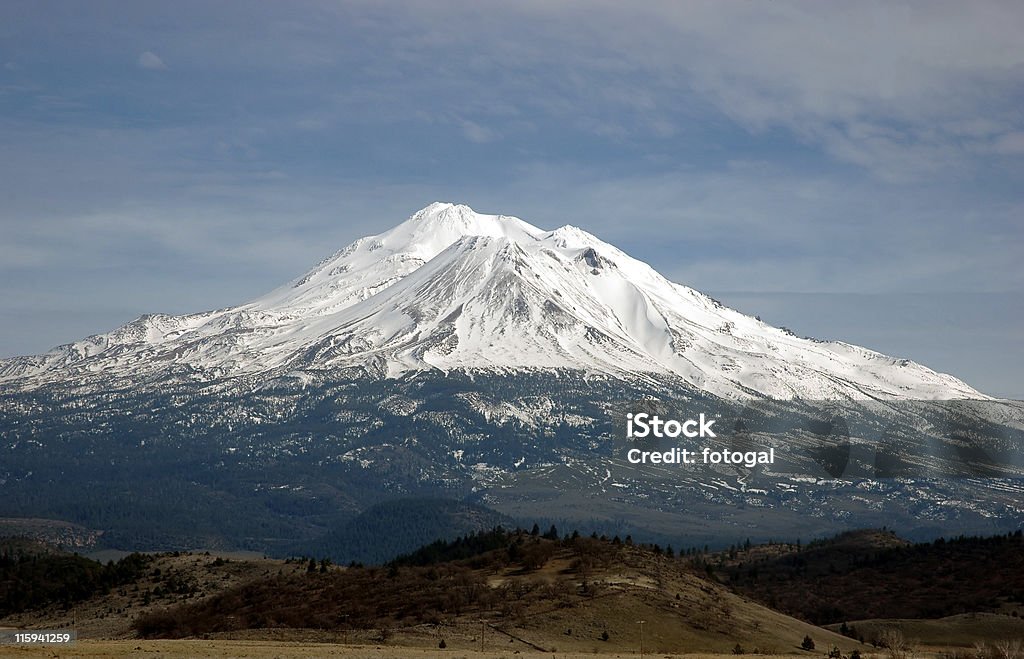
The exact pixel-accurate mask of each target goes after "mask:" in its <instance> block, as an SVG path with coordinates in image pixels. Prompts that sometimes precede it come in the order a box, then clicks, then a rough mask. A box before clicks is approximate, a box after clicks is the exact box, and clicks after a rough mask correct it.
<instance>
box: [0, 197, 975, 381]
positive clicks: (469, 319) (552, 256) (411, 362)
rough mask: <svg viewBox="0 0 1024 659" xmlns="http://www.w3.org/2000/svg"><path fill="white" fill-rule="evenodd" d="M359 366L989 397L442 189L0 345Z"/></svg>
mask: <svg viewBox="0 0 1024 659" xmlns="http://www.w3.org/2000/svg"><path fill="white" fill-rule="evenodd" d="M350 368H356V369H361V370H363V371H365V372H367V373H369V374H372V375H376V376H384V377H396V376H400V375H402V374H405V373H409V372H416V371H423V370H437V371H440V372H450V371H452V370H460V371H467V372H474V371H488V372H491V373H504V372H511V371H522V370H527V371H537V370H543V369H573V370H577V371H584V372H587V373H599V374H604V375H607V376H611V377H614V378H621V379H626V378H643V379H649V380H668V381H674V382H677V383H684V384H687V385H689V386H692V387H694V388H697V389H699V390H702V391H705V392H708V393H710V394H713V395H716V396H720V397H725V398H744V397H750V396H767V397H771V398H784V399H788V398H817V399H820V398H828V399H834V398H855V399H862V398H882V399H890V398H920V399H947V398H980V399H984V398H987V397H986V396H984V395H982V394H980V393H979V392H977V391H975V390H974V389H972V388H971V387H970V386H968V385H967V384H965V383H963V382H961V381H960V380H957V379H956V378H954V377H952V376H949V375H945V374H941V373H936V372H935V371H932V370H930V369H928V368H926V367H924V366H922V365H920V364H916V363H914V362H910V361H908V360H904V359H895V358H892V357H887V356H885V355H882V354H879V353H877V352H874V351H871V350H868V349H865V348H860V347H857V346H853V345H849V344H846V343H841V342H821V341H815V340H812V339H806V338H800V337H797V336H794V335H792V334H790V333H789V332H787V331H785V330H782V329H778V328H774V327H771V326H769V325H767V324H765V323H763V322H761V321H760V320H757V319H755V318H752V317H750V316H746V315H744V314H741V313H739V312H737V311H735V310H732V309H729V308H727V307H724V306H722V305H721V304H719V303H718V302H716V301H715V300H713V299H712V298H710V297H708V296H706V295H703V294H701V293H699V292H698V291H695V290H693V289H691V288H688V287H686V286H682V285H679V284H676V283H673V282H671V281H669V280H667V279H666V278H665V277H663V276H661V275H660V274H658V273H657V272H656V271H655V270H654V269H652V268H651V267H650V266H648V265H647V264H645V263H643V262H641V261H638V260H636V259H634V258H631V257H630V256H628V255H627V254H625V253H623V252H622V251H620V250H619V249H617V248H615V247H614V246H612V245H609V244H607V243H605V242H602V241H601V240H599V239H598V238H596V237H594V236H592V235H591V234H589V233H587V232H585V231H582V230H580V229H578V228H575V227H572V226H565V227H562V228H560V229H556V230H554V231H545V230H542V229H538V228H537V227H534V226H532V225H530V224H528V223H526V222H524V221H522V220H520V219H517V218H514V217H508V216H503V215H485V214H480V213H476V212H474V211H473V210H472V209H470V208H468V207H466V206H462V205H454V204H444V203H434V204H431V205H430V206H428V207H426V208H424V209H423V210H421V211H419V212H417V213H415V214H414V215H412V216H411V217H410V218H409V219H408V220H406V221H405V222H403V223H401V224H399V225H398V226H396V227H395V228H393V229H391V230H390V231H387V232H385V233H382V234H379V235H376V236H371V237H367V238H361V239H359V240H357V241H355V242H354V243H352V244H351V245H349V246H348V247H346V248H344V249H342V250H341V251H339V252H337V253H335V254H334V255H332V256H331V257H329V258H327V259H325V260H324V261H323V262H321V263H320V264H319V265H317V266H316V267H315V268H314V269H313V270H311V271H310V272H308V273H307V274H305V275H304V276H302V277H300V278H299V279H297V280H295V281H293V282H291V283H289V284H287V285H285V286H283V287H281V288H279V289H277V290H274V291H272V292H270V293H269V294H267V295H265V296H263V297H260V298H258V299H256V300H254V301H252V302H249V303H248V304H244V305H241V306H238V307H231V308H227V309H221V310H217V311H211V312H205V313H198V314H192V315H185V316H169V315H162V314H154V315H147V316H143V317H141V318H139V319H137V320H135V321H133V322H131V323H128V324H127V325H125V326H123V327H121V328H118V329H116V330H114V331H112V332H110V333H107V334H100V335H96V336H92V337H89V338H87V339H83V340H81V341H78V342H75V343H72V344H68V345H64V346H60V347H58V348H55V349H54V350H52V351H50V352H48V353H46V354H44V355H39V356H33V357H19V358H14V359H8V360H4V361H0V385H2V386H3V387H5V388H10V389H13V390H27V389H33V388H37V387H40V386H45V385H49V384H57V383H64V382H73V383H76V384H89V383H92V382H94V381H96V382H100V381H103V380H105V379H108V378H119V379H124V380H126V381H129V382H159V381H160V380H161V378H175V380H176V381H181V380H182V379H186V380H187V379H192V380H198V381H213V380H218V381H230V380H231V379H233V378H239V377H240V376H248V378H247V381H250V380H251V377H267V378H270V377H276V376H280V375H284V374H298V375H300V376H301V375H302V374H304V373H315V374H320V375H322V374H324V373H329V372H332V371H335V370H339V369H350Z"/></svg>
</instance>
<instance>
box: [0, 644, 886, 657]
mask: <svg viewBox="0 0 1024 659" xmlns="http://www.w3.org/2000/svg"><path fill="white" fill-rule="evenodd" d="M3 656H5V657H7V656H10V657H53V658H58V657H59V658H61V659H63V658H68V659H70V658H72V657H83V658H84V657H127V656H132V657H147V658H150V657H151V658H153V659H158V658H159V659H171V658H178V657H182V658H184V657H189V658H191V657H196V658H201V657H239V658H241V657H252V658H253V659H271V658H274V659H278V658H280V659H287V658H291V657H343V658H344V659H390V658H409V659H461V658H463V657H464V658H466V659H471V658H479V659H498V658H503V659H541V658H543V659H552V658H553V657H559V658H564V659H583V658H584V657H593V656H594V654H593V653H590V652H568V653H565V652H557V653H542V652H529V651H527V652H515V653H513V652H510V651H507V650H486V649H485V650H484V651H482V652H481V651H480V650H451V649H448V650H437V649H429V648H408V647H405V648H403V647H394V646H371V645H351V646H344V645H333V644H324V643H301V642H277V641H200V640H181V641H130V640H124V641H91V640H90V641H79V642H78V643H76V644H75V645H74V646H72V647H67V648H57V647H54V646H47V647H36V648H11V647H4V648H3ZM603 656H610V657H611V656H614V657H638V656H640V655H639V651H638V650H637V651H633V652H615V653H608V654H604V655H603ZM645 656H647V657H652V658H653V657H657V658H659V659H674V658H675V657H685V658H686V659H736V658H735V655H732V654H664V653H661V652H658V653H651V652H647V653H646V655H645ZM775 656H777V657H779V659H786V658H790V659H795V658H796V657H799V658H800V659H807V657H810V656H814V654H813V653H804V654H801V655H775ZM864 656H865V659H879V657H872V656H870V655H864Z"/></svg>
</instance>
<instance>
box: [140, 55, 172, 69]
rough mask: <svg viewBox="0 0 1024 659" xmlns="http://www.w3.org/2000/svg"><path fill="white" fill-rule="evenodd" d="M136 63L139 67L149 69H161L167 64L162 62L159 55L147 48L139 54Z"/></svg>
mask: <svg viewBox="0 0 1024 659" xmlns="http://www.w3.org/2000/svg"><path fill="white" fill-rule="evenodd" d="M136 64H137V65H138V67H139V68H140V69H149V70H150V71H163V70H164V69H166V68H167V65H166V64H164V61H163V60H162V59H160V56H159V55H157V54H156V53H153V52H150V51H148V50H147V51H146V52H144V53H142V54H140V55H139V59H138V60H136Z"/></svg>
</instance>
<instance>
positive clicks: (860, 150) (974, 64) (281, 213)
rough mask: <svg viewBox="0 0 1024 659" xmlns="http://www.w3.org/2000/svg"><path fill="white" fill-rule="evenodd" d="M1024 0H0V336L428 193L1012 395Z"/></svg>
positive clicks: (237, 262) (184, 303)
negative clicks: (581, 236) (584, 241)
mask: <svg viewBox="0 0 1024 659" xmlns="http://www.w3.org/2000/svg"><path fill="white" fill-rule="evenodd" d="M1022 33H1024V8H1022V7H1021V5H1020V4H1019V3H1012V2H1007V3H991V4H986V3H962V2H948V3H944V2H927V3H891V2H885V3H872V2H863V3H787V2H703V3H679V2H665V3H660V2H651V3H642V4H640V5H635V4H633V3H629V6H627V3H616V2H608V3H603V2H587V3H581V2H559V3H550V2H522V3H504V4H501V5H499V4H498V3H478V2H430V3H415V2H409V3H383V2H340V3H304V2H288V3H284V2H281V3H269V2H261V3H252V2H244V3H243V2H222V3H216V4H213V3H205V2H197V3H188V2H178V3H155V2H117V3H103V2H90V3H74V2H66V3H49V2H5V3H3V4H2V5H0V149H2V151H0V153H2V154H3V156H2V158H0V200H2V201H0V355H14V354H24V353H33V352H40V351H43V350H45V349H47V348H49V347H51V346H53V345H55V344H58V343H61V342H66V341H69V340H73V339H76V338H80V337H81V336H84V335H86V334H89V333H94V332H98V331H106V330H109V329H111V328H113V327H114V326H116V325H119V324H121V323H123V322H126V321H128V320H130V319H132V318H134V317H136V316H138V315H139V314H141V313H146V312H154V311H163V312H171V313H177V312H187V311H197V310H202V309H207V308H215V307H220V306H226V305H230V304H235V303H239V302H242V301H244V300H247V299H249V298H251V297H255V296H256V295H258V294H260V293H262V292H264V291H266V290H269V289H271V288H273V287H275V286H277V285H278V284H280V283H282V282H284V281H286V280H288V279H290V278H292V277H294V276H296V275H298V274H300V273H301V272H303V271H304V270H306V269H308V268H309V267H311V266H312V265H313V264H314V263H315V262H316V261H318V260H319V259H320V258H321V257H323V256H324V255H326V254H328V253H330V252H332V251H334V250H335V249H337V248H339V247H341V246H343V245H345V244H347V243H348V242H350V241H351V240H353V239H354V238H356V237H359V236H361V235H366V234H372V233H377V232H380V231H382V230H384V229H386V228H388V227H390V226H391V225H393V224H396V223H398V222H399V221H401V220H403V219H404V218H405V217H407V216H408V215H410V214H411V213H412V212H414V211H415V210H417V209H419V208H421V207H423V206H425V205H426V204H428V203H429V202H431V201H434V200H446V201H460V202H464V203H468V204H470V205H471V206H473V207H474V208H476V209H477V210H480V211H487V212H501V213H506V214H513V215H518V216H520V217H522V218H524V219H526V220H528V221H530V222H532V223H533V224H536V225H538V226H541V227H545V228H554V227H556V226H561V225H563V224H575V225H578V226H582V227H584V228H586V229H588V230H590V231H592V232H593V233H596V234H597V235H599V236H600V237H602V238H603V239H605V240H607V241H609V242H612V243H614V244H616V245H618V246H619V247H621V248H623V249H625V250H626V251H627V252H629V253H631V254H632V255H634V256H636V257H638V258H641V259H644V260H646V261H648V262H650V263H651V264H652V265H654V266H655V267H656V268H657V269H659V270H660V271H662V272H663V273H664V274H666V275H667V276H669V277H670V278H672V279H674V280H676V281H679V282H682V283H686V284H688V285H691V286H694V287H696V288H698V289H700V290H703V291H706V292H709V293H711V294H713V295H715V296H716V297H719V298H720V299H722V300H723V301H726V302H728V303H731V304H733V305H734V306H737V307H738V308H740V309H741V310H743V311H746V312H748V313H751V314H760V315H761V316H762V317H764V318H765V319H766V320H769V321H771V322H774V323H776V324H782V325H787V326H790V327H792V328H793V329H794V330H795V331H797V332H798V333H801V334H810V335H817V336H822V337H825V338H842V339H844V340H848V341H851V342H857V343H863V344H866V345H868V346H870V347H872V348H875V349H879V350H882V351H884V352H889V353H892V354H898V355H900V356H908V357H911V358H913V359H916V360H918V361H922V362H924V363H926V364H928V365H930V366H932V367H934V368H937V369H939V370H945V371H949V372H952V373H954V374H955V375H958V376H959V377H962V378H963V379H965V380H967V381H968V382H970V383H971V384H973V385H975V386H976V387H978V388H980V389H982V390H983V391H987V392H991V393H996V394H1001V395H1008V396H1015V397H1020V398H1024V383H1022V382H1021V378H1020V375H1019V374H1020V373H1021V372H1024V332H1022V330H1021V329H1020V328H1021V327H1024V267H1022V266H1021V261H1022V256H1024V193H1022V192H1021V191H1022V190H1024V110H1022V108H1024V40H1021V39H1020V34H1022Z"/></svg>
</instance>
